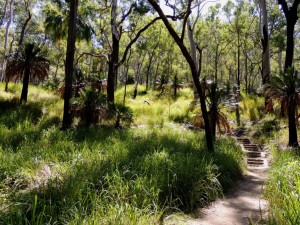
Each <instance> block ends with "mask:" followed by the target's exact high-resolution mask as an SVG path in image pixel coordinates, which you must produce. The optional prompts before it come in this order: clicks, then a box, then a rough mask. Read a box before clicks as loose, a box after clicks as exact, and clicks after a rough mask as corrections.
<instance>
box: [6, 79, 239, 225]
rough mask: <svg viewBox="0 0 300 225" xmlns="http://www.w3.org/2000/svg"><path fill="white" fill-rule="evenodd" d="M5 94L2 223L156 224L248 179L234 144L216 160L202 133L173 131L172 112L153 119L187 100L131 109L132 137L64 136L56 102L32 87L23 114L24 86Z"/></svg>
mask: <svg viewBox="0 0 300 225" xmlns="http://www.w3.org/2000/svg"><path fill="white" fill-rule="evenodd" d="M2 90H3V85H2V86H1V85H0V96H1V97H0V136H1V139H0V223H3V224H156V223H158V222H159V220H160V219H161V218H162V216H163V215H164V214H166V213H168V212H171V211H174V210H182V211H185V212H190V211H192V210H193V209H195V208H196V207H199V206H200V207H201V206H204V205H206V204H208V203H209V202H211V201H212V200H214V199H216V198H217V197H219V196H221V195H222V194H223V192H224V191H226V190H228V189H229V188H230V187H232V186H233V185H234V183H235V181H236V180H237V179H239V178H240V176H241V173H242V153H241V151H240V148H239V147H238V146H237V145H236V144H235V143H234V141H233V140H231V139H229V138H220V139H219V140H218V141H217V143H216V152H215V153H214V154H209V153H207V151H206V147H205V139H204V135H203V132H200V133H199V132H194V131H191V130H187V129H185V128H184V127H182V126H180V125H178V124H175V123H172V122H170V120H169V112H168V111H167V112H164V111H162V112H161V113H160V115H153V114H152V113H155V112H156V113H158V112H157V111H156V110H158V108H159V105H161V106H162V108H163V110H165V109H168V108H169V105H167V104H166V102H170V105H171V106H173V105H174V104H175V105H176V104H178V107H179V106H180V107H181V106H182V104H180V101H188V99H186V98H185V97H184V95H183V96H181V97H179V98H178V99H179V100H178V99H177V100H171V99H167V100H166V98H158V97H157V96H155V97H151V96H150V94H147V96H139V97H138V99H137V100H131V99H128V105H129V106H130V107H131V108H132V109H133V114H134V116H135V121H138V122H135V123H136V124H135V125H136V126H134V127H135V128H127V129H126V128H123V129H114V128H112V127H104V126H92V127H90V128H89V129H87V128H76V129H71V130H69V131H61V130H60V129H59V128H60V121H61V116H62V115H61V112H62V100H60V99H59V98H58V97H55V96H54V95H53V94H51V93H49V92H46V91H43V90H40V89H38V88H35V87H31V86H30V87H29V93H30V95H29V96H28V99H29V102H28V103H27V104H23V105H20V104H19V103H18V101H17V100H16V98H17V97H16V96H19V91H20V86H19V85H13V86H12V87H11V89H10V90H11V92H10V93H8V94H7V93H4V92H3V91H2ZM12 90H13V91H12ZM152 94H153V93H152ZM145 97H146V98H147V100H148V101H151V103H150V105H148V104H145V103H144V102H143V100H142V99H143V98H145ZM149 99H150V100H149ZM130 102H132V103H130ZM137 102H138V103H137ZM186 104H187V105H188V103H186ZM144 107H147V109H148V110H146V109H144ZM151 107H153V108H154V109H153V108H151ZM145 114H146V115H147V116H148V117H146V116H145ZM151 116H152V118H151ZM147 118H148V120H147ZM149 118H151V119H149ZM161 121H163V122H161ZM142 125H143V126H142Z"/></svg>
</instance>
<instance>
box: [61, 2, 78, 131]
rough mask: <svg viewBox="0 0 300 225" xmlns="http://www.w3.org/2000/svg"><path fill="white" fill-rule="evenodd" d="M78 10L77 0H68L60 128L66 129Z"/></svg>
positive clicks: (70, 95) (69, 122)
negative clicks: (63, 90) (62, 110)
mask: <svg viewBox="0 0 300 225" xmlns="http://www.w3.org/2000/svg"><path fill="white" fill-rule="evenodd" d="M77 11H78V0H70V15H69V26H68V39H67V51H66V66H65V92H64V115H63V122H62V129H68V128H70V127H71V124H72V116H71V114H70V99H71V97H72V78H73V70H74V65H73V64H74V54H75V42H76V20H77Z"/></svg>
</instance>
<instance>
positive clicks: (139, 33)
mask: <svg viewBox="0 0 300 225" xmlns="http://www.w3.org/2000/svg"><path fill="white" fill-rule="evenodd" d="M160 19H161V18H160V17H156V18H155V19H153V20H152V21H151V22H150V23H148V24H147V25H146V26H144V27H143V28H142V29H140V30H139V31H138V32H137V34H136V36H135V37H134V38H133V39H132V40H131V41H130V42H129V44H128V45H127V46H126V49H125V51H124V54H123V57H122V59H121V61H120V62H119V63H118V67H119V66H121V65H122V64H123V63H124V62H125V60H126V57H127V54H128V51H129V49H130V48H131V46H132V45H133V44H134V43H135V42H136V41H137V40H138V39H139V37H140V35H141V34H142V33H143V32H144V31H145V30H147V29H148V28H149V27H150V26H151V25H152V24H154V23H155V22H156V21H158V20H160Z"/></svg>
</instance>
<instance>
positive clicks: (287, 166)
mask: <svg viewBox="0 0 300 225" xmlns="http://www.w3.org/2000/svg"><path fill="white" fill-rule="evenodd" d="M273 155H275V158H274V163H273V165H272V168H271V171H270V173H269V178H268V181H267V183H266V189H265V196H266V198H267V200H268V201H269V206H270V218H269V220H270V223H271V224H287V225H296V224H299V223H300V216H299V215H300V201H299V195H300V158H299V155H296V154H295V153H292V152H288V151H285V152H282V151H275V150H274V151H273Z"/></svg>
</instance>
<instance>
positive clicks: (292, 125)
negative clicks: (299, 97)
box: [288, 95, 299, 147]
mask: <svg viewBox="0 0 300 225" xmlns="http://www.w3.org/2000/svg"><path fill="white" fill-rule="evenodd" d="M288 107H289V110H288V115H289V146H291V147H298V146H299V145H298V137H297V127H296V119H295V111H296V99H295V96H294V95H293V96H290V98H289V106H288Z"/></svg>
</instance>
